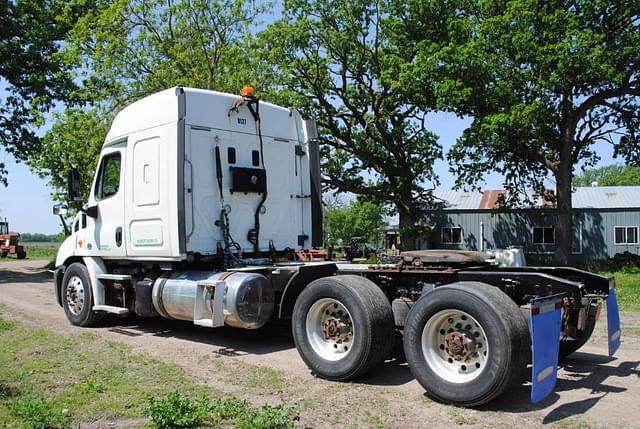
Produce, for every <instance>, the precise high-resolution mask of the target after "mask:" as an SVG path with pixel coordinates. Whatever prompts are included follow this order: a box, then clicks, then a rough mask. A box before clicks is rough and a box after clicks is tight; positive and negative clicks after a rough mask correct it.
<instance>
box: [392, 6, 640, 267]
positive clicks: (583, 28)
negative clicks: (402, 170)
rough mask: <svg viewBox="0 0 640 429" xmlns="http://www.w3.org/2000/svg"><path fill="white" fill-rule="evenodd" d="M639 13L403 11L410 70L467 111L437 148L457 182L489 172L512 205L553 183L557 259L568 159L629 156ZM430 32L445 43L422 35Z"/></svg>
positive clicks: (565, 217) (588, 9)
mask: <svg viewBox="0 0 640 429" xmlns="http://www.w3.org/2000/svg"><path fill="white" fill-rule="evenodd" d="M431 12H433V13H447V25H446V27H436V28H435V29H428V28H425V25H423V24H422V23H421V22H420V20H421V19H422V17H423V16H424V14H428V13H431ZM639 13H640V2H639V1H638V0H626V1H619V2H609V1H602V0H579V1H563V0H554V1H548V0H513V1H506V0H481V1H479V2H466V1H455V0H454V1H427V2H423V1H417V0H416V1H412V2H409V6H408V7H407V8H406V9H405V11H404V15H405V18H407V20H408V22H407V23H406V24H405V26H406V27H407V28H409V29H410V30H411V31H412V34H413V38H414V39H415V40H417V41H418V42H417V43H419V44H420V49H421V54H420V55H419V60H418V61H416V63H415V64H416V69H415V70H414V74H415V75H416V76H419V77H420V78H422V79H426V80H427V82H431V81H432V80H433V79H434V77H435V79H436V80H437V81H438V83H437V85H436V89H435V92H436V94H437V95H438V97H439V100H440V103H441V105H442V106H443V107H444V108H447V109H451V110H453V111H455V112H457V113H458V114H460V115H464V116H470V117H472V118H473V122H472V124H471V126H470V127H469V128H468V129H467V130H466V131H465V132H464V134H463V136H462V137H461V138H460V139H459V140H458V142H457V143H456V144H455V145H454V147H453V148H452V150H451V151H450V152H449V154H448V158H449V160H450V162H451V171H452V172H453V173H455V174H457V175H458V178H457V185H458V186H459V187H465V186H474V185H475V184H477V183H478V182H480V181H481V180H482V177H483V175H484V174H485V172H487V171H497V172H499V173H502V174H503V175H504V177H505V187H506V188H507V189H509V191H510V192H509V194H508V197H507V199H506V200H505V203H506V204H512V203H513V204H515V203H521V202H523V201H526V200H527V199H528V195H529V194H528V192H527V191H528V190H530V189H533V190H534V191H535V192H536V193H538V194H541V193H543V192H545V180H547V179H551V180H552V181H554V182H555V190H554V192H553V193H552V194H551V195H548V196H551V197H554V198H555V200H556V203H557V223H556V243H557V245H556V254H555V257H556V262H558V263H561V264H565V263H568V261H569V259H570V256H571V222H572V219H571V213H572V207H571V192H572V179H573V175H574V169H575V167H576V165H577V164H578V163H580V162H582V163H586V164H587V165H594V164H595V162H597V160H598V154H597V152H596V150H595V149H594V146H593V145H594V144H595V143H596V142H600V141H603V142H608V143H610V144H612V145H613V146H614V148H615V150H616V154H618V155H620V156H624V157H626V158H627V159H628V160H633V161H637V160H638V158H640V156H639V155H638V153H639V151H638V146H639V144H638V143H639V140H638V135H637V133H636V131H637V128H638V123H639V105H638V100H639V98H638V95H640V85H639V83H638V74H639V71H640V55H639V54H638V53H639V52H640V28H639V26H640V16H639ZM434 31H445V32H447V34H449V38H448V42H447V43H444V44H440V45H436V44H434V43H431V42H430V40H429V34H430V32H434ZM425 34H426V36H425ZM417 102H420V99H419V98H418V99H417Z"/></svg>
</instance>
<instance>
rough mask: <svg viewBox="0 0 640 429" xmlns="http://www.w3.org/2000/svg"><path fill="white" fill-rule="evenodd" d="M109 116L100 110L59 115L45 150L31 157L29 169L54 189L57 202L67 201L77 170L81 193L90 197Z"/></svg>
mask: <svg viewBox="0 0 640 429" xmlns="http://www.w3.org/2000/svg"><path fill="white" fill-rule="evenodd" d="M109 119H110V116H109V115H105V114H104V113H101V112H100V111H99V110H89V109H68V110H66V111H65V112H63V113H58V114H56V115H55V122H54V124H53V126H52V127H51V129H49V130H48V131H47V132H46V133H45V135H44V139H43V142H42V147H43V150H41V151H39V152H38V153H34V154H33V155H32V156H31V159H30V161H29V165H30V167H31V168H33V169H34V170H35V171H37V172H38V175H39V176H40V177H42V178H43V179H46V180H48V183H49V186H50V187H51V188H52V189H54V194H53V198H54V200H57V201H66V202H67V204H69V206H70V207H71V206H72V204H71V201H67V194H66V189H67V174H68V172H69V169H70V168H71V167H72V166H73V167H76V168H78V170H79V171H80V173H81V174H80V191H81V194H82V195H83V196H85V198H86V197H88V195H89V189H90V187H91V182H92V180H93V173H94V171H95V168H96V165H97V163H98V157H99V156H100V149H101V148H102V144H103V142H104V137H105V136H106V134H107V131H108V130H109V123H108V120H109Z"/></svg>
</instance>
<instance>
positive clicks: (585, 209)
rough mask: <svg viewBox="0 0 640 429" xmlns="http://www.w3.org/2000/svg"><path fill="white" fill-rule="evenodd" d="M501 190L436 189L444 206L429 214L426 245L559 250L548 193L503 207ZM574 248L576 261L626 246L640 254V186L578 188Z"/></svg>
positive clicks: (541, 254)
mask: <svg viewBox="0 0 640 429" xmlns="http://www.w3.org/2000/svg"><path fill="white" fill-rule="evenodd" d="M504 192H505V191H504V190H501V189H493V190H485V191H484V192H480V191H471V192H464V191H439V192H435V196H436V198H437V199H440V200H441V201H442V203H443V206H444V208H443V209H440V210H433V211H431V212H429V213H428V217H427V222H428V223H429V225H430V226H431V227H432V234H430V236H429V237H425V238H421V239H420V241H419V244H420V247H421V248H436V249H438V248H440V249H442V248H444V249H466V250H491V249H505V248H508V247H511V246H521V247H522V248H523V249H524V251H525V254H526V255H527V257H528V258H529V259H531V260H532V262H533V261H535V260H536V259H546V258H547V257H550V256H551V255H552V254H553V253H554V252H555V246H556V241H555V224H556V219H555V210H554V207H553V205H552V204H551V203H550V202H549V201H548V200H545V199H544V198H536V199H533V200H534V201H535V203H534V205H533V206H529V207H521V208H515V209H506V210H505V209H502V210H500V209H499V206H498V204H497V201H498V197H499V196H500V194H503V193H504ZM572 204H573V240H572V252H573V254H574V257H575V258H576V260H598V259H605V258H608V257H612V256H614V255H615V254H616V253H622V252H625V251H628V252H632V253H635V254H638V253H640V239H639V238H640V234H639V233H640V231H639V229H640V186H594V187H578V188H575V190H574V193H573V198H572Z"/></svg>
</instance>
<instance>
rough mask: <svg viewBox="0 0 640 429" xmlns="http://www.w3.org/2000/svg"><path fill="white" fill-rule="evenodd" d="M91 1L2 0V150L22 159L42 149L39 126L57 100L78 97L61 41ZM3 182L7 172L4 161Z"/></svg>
mask: <svg viewBox="0 0 640 429" xmlns="http://www.w3.org/2000/svg"><path fill="white" fill-rule="evenodd" d="M92 7H93V4H92V2H91V1H90V0H89V1H64V0H15V1H10V0H0V41H1V42H0V83H1V84H2V87H3V88H4V98H2V99H0V149H4V150H5V151H7V152H8V153H10V154H12V155H13V156H14V157H15V159H16V160H18V161H26V160H28V159H29V157H30V155H31V154H33V153H36V152H37V151H39V150H40V143H41V139H40V137H39V136H38V135H37V134H36V130H37V129H38V127H39V126H41V125H42V124H43V121H44V115H45V113H46V112H48V111H49V110H50V109H51V107H52V106H53V105H54V103H55V102H56V101H57V100H65V101H67V102H70V103H71V102H73V98H72V97H71V94H70V93H71V91H72V89H73V88H74V86H75V85H74V82H73V78H72V75H71V74H69V67H68V66H67V64H66V63H65V61H64V60H63V58H62V57H61V55H60V52H59V50H60V44H61V43H62V41H63V40H64V39H65V37H66V36H67V33H68V31H69V29H70V28H71V27H72V26H73V24H74V23H75V21H76V19H77V18H78V17H79V16H82V15H83V14H84V13H85V12H86V11H87V10H89V9H91V8H92ZM0 183H3V184H4V185H6V184H7V171H6V170H5V167H4V165H3V164H1V163H0Z"/></svg>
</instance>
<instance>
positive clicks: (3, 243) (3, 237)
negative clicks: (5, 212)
mask: <svg viewBox="0 0 640 429" xmlns="http://www.w3.org/2000/svg"><path fill="white" fill-rule="evenodd" d="M19 243H20V234H18V233H17V232H9V222H7V219H6V218H5V219H4V220H0V258H6V257H7V255H16V257H17V258H18V259H24V258H26V257H27V252H25V250H24V247H22V246H21V245H20V244H19Z"/></svg>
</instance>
